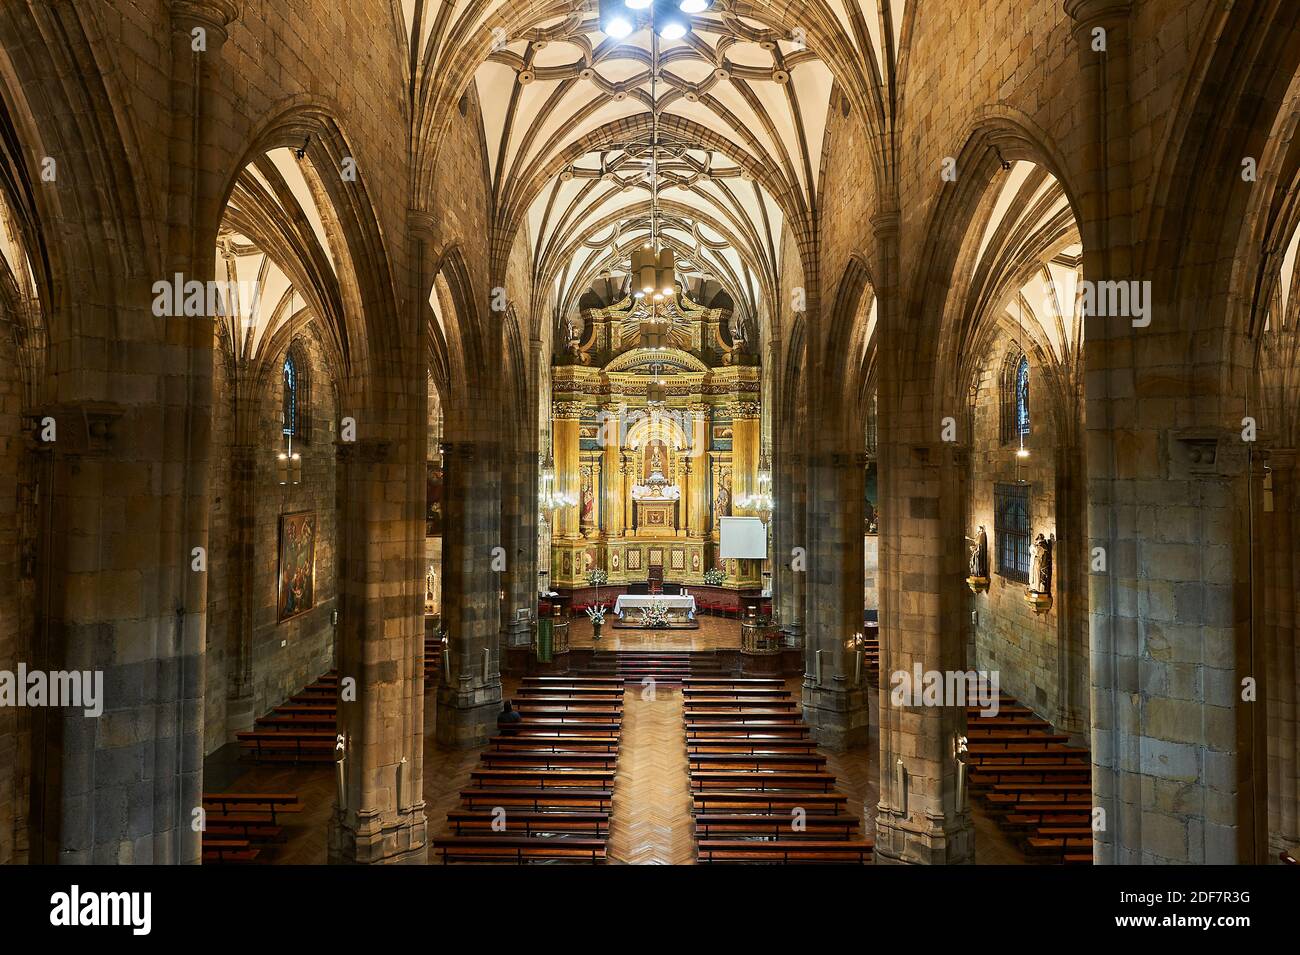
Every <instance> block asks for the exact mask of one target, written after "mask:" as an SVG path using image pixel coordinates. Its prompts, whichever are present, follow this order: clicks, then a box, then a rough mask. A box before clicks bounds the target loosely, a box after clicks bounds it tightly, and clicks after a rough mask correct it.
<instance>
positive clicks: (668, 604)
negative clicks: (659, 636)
mask: <svg viewBox="0 0 1300 955" xmlns="http://www.w3.org/2000/svg"><path fill="white" fill-rule="evenodd" d="M656 611H662V616H661V617H660V620H661V622H656V623H648V622H647V613H648V614H651V615H655V616H658V615H657V614H656V613H655V612H656ZM614 614H615V616H617V617H618V620H617V621H616V622H615V624H614V626H615V627H618V628H621V629H629V628H632V629H640V628H643V627H648V628H650V629H656V628H659V627H667V628H669V629H675V630H681V629H692V630H694V629H695V628H697V627H698V626H699V623H698V621H696V619H695V598H694V597H692V596H690V595H689V594H685V595H678V594H622V595H620V596H619V597H617V598H616V599H615V600H614Z"/></svg>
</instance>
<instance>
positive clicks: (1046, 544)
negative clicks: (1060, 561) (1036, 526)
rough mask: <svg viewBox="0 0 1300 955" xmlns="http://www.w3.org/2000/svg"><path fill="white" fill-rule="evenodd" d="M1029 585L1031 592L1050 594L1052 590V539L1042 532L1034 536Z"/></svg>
mask: <svg viewBox="0 0 1300 955" xmlns="http://www.w3.org/2000/svg"><path fill="white" fill-rule="evenodd" d="M1029 586H1030V592H1031V593H1035V594H1043V595H1050V594H1051V592H1052V539H1051V538H1048V537H1044V536H1043V535H1042V534H1039V535H1038V536H1037V537H1035V538H1034V545H1033V562H1032V563H1031V564H1030V568H1029Z"/></svg>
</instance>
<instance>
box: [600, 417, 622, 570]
mask: <svg viewBox="0 0 1300 955" xmlns="http://www.w3.org/2000/svg"><path fill="white" fill-rule="evenodd" d="M611 404H612V405H613V406H614V407H613V409H610V408H608V407H607V408H606V409H605V413H606V414H607V415H609V416H610V420H609V422H608V423H607V424H606V426H605V427H604V428H603V429H602V433H603V434H604V435H605V440H606V443H605V449H604V450H605V457H604V467H603V471H604V473H605V474H606V475H607V478H606V480H605V484H604V488H603V490H602V494H601V523H602V526H603V527H604V529H605V535H606V536H607V537H610V538H615V537H622V536H623V528H624V526H625V525H624V523H623V477H622V474H623V467H622V460H623V427H622V425H623V413H622V408H623V404H622V402H621V401H619V402H611ZM606 569H608V568H606Z"/></svg>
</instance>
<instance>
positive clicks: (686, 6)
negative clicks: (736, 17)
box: [678, 0, 713, 13]
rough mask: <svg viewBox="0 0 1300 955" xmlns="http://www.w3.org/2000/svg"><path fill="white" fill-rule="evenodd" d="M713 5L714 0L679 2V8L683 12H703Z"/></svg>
mask: <svg viewBox="0 0 1300 955" xmlns="http://www.w3.org/2000/svg"><path fill="white" fill-rule="evenodd" d="M711 6H713V0H682V2H681V3H680V4H678V9H680V10H681V11H682V13H703V12H704V11H705V10H707V9H709V7H711Z"/></svg>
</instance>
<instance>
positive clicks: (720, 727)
mask: <svg viewBox="0 0 1300 955" xmlns="http://www.w3.org/2000/svg"><path fill="white" fill-rule="evenodd" d="M809 735H810V734H809V730H808V727H807V726H805V725H803V724H802V723H772V722H770V721H767V720H756V721H749V720H732V721H721V720H720V721H718V722H716V723H713V722H709V723H690V722H688V723H687V724H686V741H687V742H688V743H689V742H691V741H693V740H705V739H710V738H713V739H718V738H733V739H734V738H736V737H743V738H746V739H808V738H809Z"/></svg>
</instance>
